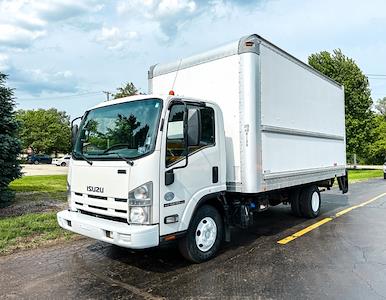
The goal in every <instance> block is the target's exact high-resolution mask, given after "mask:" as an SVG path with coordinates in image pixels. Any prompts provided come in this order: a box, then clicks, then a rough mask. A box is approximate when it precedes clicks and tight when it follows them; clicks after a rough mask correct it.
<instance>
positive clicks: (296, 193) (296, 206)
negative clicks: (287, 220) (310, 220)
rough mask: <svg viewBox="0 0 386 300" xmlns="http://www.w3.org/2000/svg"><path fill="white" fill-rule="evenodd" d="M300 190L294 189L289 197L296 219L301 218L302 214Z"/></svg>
mask: <svg viewBox="0 0 386 300" xmlns="http://www.w3.org/2000/svg"><path fill="white" fill-rule="evenodd" d="M299 201H300V189H294V190H292V191H291V193H290V196H289V202H290V203H291V210H292V213H293V214H294V215H295V216H296V217H301V216H302V212H301V211H300V202H299Z"/></svg>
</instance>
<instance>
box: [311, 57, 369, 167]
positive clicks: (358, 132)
mask: <svg viewBox="0 0 386 300" xmlns="http://www.w3.org/2000/svg"><path fill="white" fill-rule="evenodd" d="M308 63H309V64H310V65H311V66H312V67H314V68H315V69H317V70H318V71H320V72H321V73H323V74H324V75H327V76H328V77H330V78H332V79H333V80H335V81H336V82H338V83H340V84H342V85H344V93H345V112H346V140H347V157H348V158H349V159H350V158H351V157H352V156H353V154H354V153H356V154H357V155H358V156H359V158H361V159H362V160H363V159H366V158H367V154H368V149H369V145H371V143H372V142H373V140H374V135H373V134H372V130H373V129H374V127H375V124H374V114H373V112H372V111H371V106H372V103H373V101H372V99H371V97H370V88H369V81H368V79H367V77H366V76H365V75H364V74H363V72H362V70H361V69H360V68H359V67H358V65H357V64H356V63H355V61H354V60H352V59H351V58H348V57H346V56H345V55H344V54H343V53H342V51H341V50H334V51H333V53H332V54H331V53H329V52H327V51H322V52H320V53H316V54H311V55H310V56H309V58H308Z"/></svg>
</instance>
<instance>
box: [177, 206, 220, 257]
mask: <svg viewBox="0 0 386 300" xmlns="http://www.w3.org/2000/svg"><path fill="white" fill-rule="evenodd" d="M208 217H209V218H211V219H212V220H213V221H214V223H215V224H216V228H217V235H216V239H215V241H214V244H213V245H212V246H211V248H210V249H208V250H207V251H202V250H201V249H200V248H199V246H198V245H197V243H196V233H197V236H199V234H198V233H199V232H198V231H197V229H198V226H199V225H200V223H201V222H204V221H206V219H205V218H208ZM204 219H205V220H204ZM223 236H224V224H223V220H222V217H221V215H220V213H219V212H218V210H217V209H215V208H214V207H213V206H211V205H203V206H201V207H200V208H199V209H198V210H197V212H196V213H195V215H194V216H193V218H192V220H191V221H190V225H189V228H188V230H187V232H186V235H185V236H184V237H183V238H182V239H180V241H179V244H178V246H179V249H180V252H181V254H182V255H183V256H184V257H185V258H186V259H187V260H190V261H191V262H194V263H201V262H204V261H207V260H209V259H211V258H213V257H214V256H215V255H216V253H217V251H218V250H219V249H220V247H221V243H222V240H223Z"/></svg>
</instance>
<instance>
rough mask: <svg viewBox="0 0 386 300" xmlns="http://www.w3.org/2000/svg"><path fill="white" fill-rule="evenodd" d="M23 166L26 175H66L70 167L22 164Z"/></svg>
mask: <svg viewBox="0 0 386 300" xmlns="http://www.w3.org/2000/svg"><path fill="white" fill-rule="evenodd" d="M21 167H22V172H23V173H24V175H25V176H34V175H66V174H67V173H68V167H58V166H55V165H46V164H39V165H21Z"/></svg>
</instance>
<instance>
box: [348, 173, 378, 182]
mask: <svg viewBox="0 0 386 300" xmlns="http://www.w3.org/2000/svg"><path fill="white" fill-rule="evenodd" d="M372 178H383V170H349V171H348V179H349V182H350V183H353V182H358V181H363V180H368V179H372Z"/></svg>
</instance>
